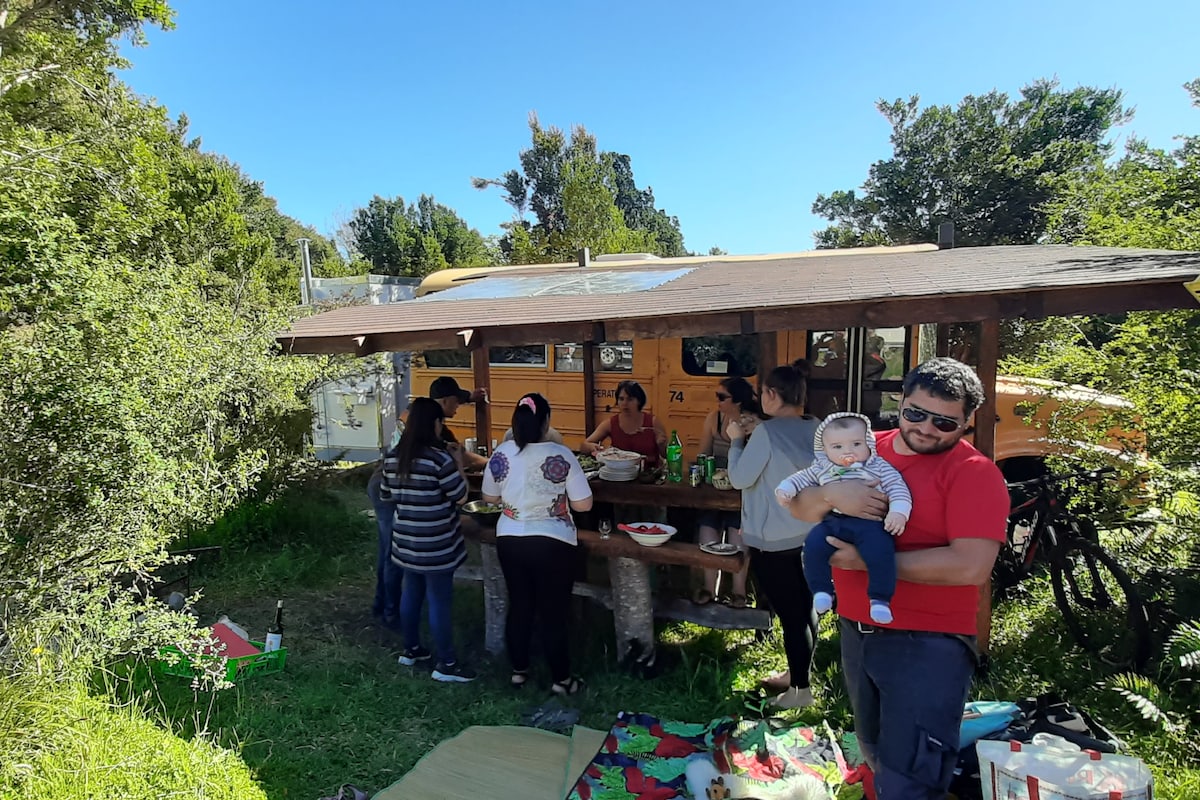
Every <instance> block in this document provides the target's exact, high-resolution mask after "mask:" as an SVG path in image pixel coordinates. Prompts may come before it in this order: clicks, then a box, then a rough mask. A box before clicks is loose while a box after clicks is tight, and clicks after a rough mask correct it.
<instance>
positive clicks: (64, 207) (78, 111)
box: [0, 0, 322, 674]
mask: <svg viewBox="0 0 1200 800" xmlns="http://www.w3.org/2000/svg"><path fill="white" fill-rule="evenodd" d="M0 8H3V9H7V11H8V16H7V17H4V18H3V19H2V20H0V26H4V27H3V34H2V35H0V43H2V47H3V50H0V75H2V76H5V77H4V80H5V81H8V82H7V83H6V84H5V86H6V90H5V91H4V92H3V93H0V403H2V404H3V406H4V408H5V409H6V413H5V415H4V416H3V417H2V418H0V482H2V483H3V485H4V490H3V491H2V492H0V598H2V601H0V663H2V664H3V666H4V667H5V669H6V670H7V669H8V668H13V669H17V668H19V667H20V665H22V664H24V663H27V661H28V660H30V659H33V658H34V657H33V656H32V655H31V654H32V653H34V652H36V649H37V648H36V646H37V645H42V646H43V647H42V649H43V655H42V656H40V657H39V658H49V659H52V660H55V661H56V662H57V663H55V664H53V665H52V667H53V668H54V669H67V668H79V669H83V670H86V669H87V668H88V667H89V665H91V664H93V663H95V660H96V659H99V658H104V657H108V656H111V655H112V654H114V653H122V652H127V651H129V650H131V649H132V650H141V649H146V648H152V647H154V646H155V644H156V643H159V642H162V641H164V640H165V639H166V637H167V636H168V635H169V630H170V628H171V626H172V625H174V626H179V625H185V626H186V625H190V620H185V619H180V618H176V617H172V615H170V614H167V613H166V611H165V607H162V606H161V605H158V604H152V603H147V602H146V601H145V600H144V599H143V598H142V597H141V596H140V595H139V594H136V593H133V592H131V591H130V588H131V587H132V586H136V585H137V584H138V581H139V576H143V577H144V576H145V574H146V573H147V572H149V571H150V570H152V569H154V568H155V567H156V566H158V565H160V564H162V563H163V562H164V560H166V558H167V555H166V548H167V546H168V545H169V543H170V542H172V541H173V540H175V539H176V538H177V537H179V536H181V535H182V534H183V533H184V532H185V531H187V530H189V529H191V528H193V527H197V526H203V525H206V524H208V523H210V522H211V521H212V520H214V519H215V518H216V517H218V516H219V515H221V514H222V513H224V512H225V511H227V510H228V509H229V508H230V507H231V506H232V505H233V504H234V503H236V502H238V501H239V500H241V499H243V498H245V497H246V496H247V495H250V494H254V493H257V492H260V491H267V490H268V489H267V488H266V487H270V486H271V485H273V484H274V483H276V482H277V481H281V480H283V479H284V478H285V477H286V476H287V475H290V474H293V473H294V472H295V466H296V463H297V461H298V460H299V459H300V458H302V456H303V454H304V436H305V434H306V433H307V430H308V426H309V421H310V419H311V412H310V410H309V408H308V400H307V395H308V388H309V386H310V385H311V383H312V382H313V381H314V380H315V379H316V378H317V377H318V375H319V371H320V369H321V366H322V365H321V362H319V361H315V360H314V361H304V360H299V359H295V360H293V359H280V358H277V357H276V356H275V355H274V354H275V352H276V346H275V343H274V333H275V332H276V331H278V330H279V329H281V328H283V327H286V326H287V325H288V323H289V321H290V315H291V314H292V313H294V310H293V309H294V299H293V296H294V293H295V289H294V288H292V289H290V290H289V292H288V293H286V294H284V293H281V292H280V291H279V287H280V286H281V285H283V284H284V283H290V284H291V286H292V287H294V286H295V274H296V272H295V267H294V265H287V268H288V269H287V271H288V272H290V276H287V277H286V280H285V278H284V277H281V273H282V271H283V268H282V266H281V260H280V258H279V256H278V254H277V252H276V244H277V241H276V237H277V236H282V237H285V238H286V237H290V233H288V232H287V231H286V228H287V225H288V222H287V220H286V219H280V218H276V217H272V216H271V214H270V213H269V211H270V210H272V209H273V201H269V199H266V198H263V197H262V196H261V191H260V190H255V189H254V188H252V187H249V186H248V185H247V180H246V179H245V178H244V176H242V175H240V174H239V173H238V171H237V170H236V169H234V168H233V167H232V166H231V165H229V164H228V162H226V161H225V160H224V159H221V158H218V157H215V156H212V155H209V154H206V153H203V152H201V151H200V150H199V147H198V143H187V142H185V140H184V139H185V134H186V124H185V123H184V122H183V121H180V122H178V123H172V122H170V121H169V120H168V119H167V117H166V114H165V112H164V111H163V109H161V108H159V107H156V106H153V105H150V104H147V103H145V102H144V101H141V100H139V99H137V98H135V97H134V96H133V95H132V94H131V93H130V92H129V91H128V90H127V89H126V87H124V86H123V85H122V84H121V83H120V82H119V81H117V80H116V79H115V78H114V77H113V75H112V73H111V70H112V69H113V68H114V67H115V66H116V65H118V64H119V61H118V59H117V57H116V54H115V49H114V48H113V39H114V38H115V37H116V36H117V35H119V34H120V33H122V32H123V31H124V32H132V33H136V31H137V30H139V26H140V24H141V23H142V22H158V23H165V22H166V21H169V12H168V11H167V10H166V7H165V5H161V4H159V3H155V2H152V0H148V1H147V2H136V3H134V2H130V3H122V2H110V3H100V2H96V3H90V4H89V3H70V2H36V3H21V2H16V3H8V4H4V5H3V6H0ZM125 12H128V13H125ZM122 13H125V16H122ZM14 14H15V15H16V16H14ZM22 15H24V16H22ZM18 23H19V24H18ZM39 63H40V64H42V65H43V66H45V67H46V68H45V69H37V68H36V64H39ZM31 65H33V66H31ZM50 65H56V66H53V67H52V68H51V66H50ZM31 70H33V71H32V72H31ZM12 76H17V77H22V76H25V77H24V80H21V81H19V82H18V81H15V79H12V80H10V78H12ZM275 213H277V212H275ZM256 215H257V217H256ZM268 218H270V219H268ZM272 231H275V232H274V233H273V232H272ZM280 231H282V232H280ZM138 620H141V622H140V623H138ZM48 642H53V645H54V646H53V647H52V648H46V647H45V646H44V645H45V644H46V643H48ZM6 674H8V673H7V671H6Z"/></svg>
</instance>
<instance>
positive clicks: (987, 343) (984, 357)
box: [975, 319, 1000, 653]
mask: <svg viewBox="0 0 1200 800" xmlns="http://www.w3.org/2000/svg"><path fill="white" fill-rule="evenodd" d="M999 357H1000V320H997V319H987V320H984V321H983V322H982V323H981V324H980V326H979V367H978V368H977V369H978V374H979V380H980V382H981V383H982V384H983V391H984V401H983V405H981V406H980V407H979V408H978V410H976V412H975V447H976V449H978V450H979V451H980V452H981V453H983V454H984V455H986V456H987V457H988V458H991V459H994V458H995V457H996V371H997V362H998V361H999ZM975 630H976V638H977V641H978V645H979V651H980V652H981V653H987V652H988V648H989V647H990V646H991V636H992V582H991V579H988V580H986V581H984V583H983V586H981V587H979V606H978V608H976V610H975Z"/></svg>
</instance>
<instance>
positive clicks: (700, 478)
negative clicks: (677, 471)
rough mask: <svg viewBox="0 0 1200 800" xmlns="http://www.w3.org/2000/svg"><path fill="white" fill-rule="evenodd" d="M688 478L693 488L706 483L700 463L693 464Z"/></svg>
mask: <svg viewBox="0 0 1200 800" xmlns="http://www.w3.org/2000/svg"><path fill="white" fill-rule="evenodd" d="M688 480H689V482H690V483H691V484H692V487H693V488H695V487H698V486H699V485H700V484H702V483H704V470H703V468H702V467H701V466H700V465H699V464H693V465H692V469H691V472H689V473H688Z"/></svg>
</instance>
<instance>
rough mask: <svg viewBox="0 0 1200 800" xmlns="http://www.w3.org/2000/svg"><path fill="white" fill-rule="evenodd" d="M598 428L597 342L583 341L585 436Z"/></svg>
mask: <svg viewBox="0 0 1200 800" xmlns="http://www.w3.org/2000/svg"><path fill="white" fill-rule="evenodd" d="M594 430H596V343H595V342H594V341H592V340H591V339H588V340H587V341H585V342H584V343H583V438H585V439H586V438H587V437H589V436H591V435H592V431H594Z"/></svg>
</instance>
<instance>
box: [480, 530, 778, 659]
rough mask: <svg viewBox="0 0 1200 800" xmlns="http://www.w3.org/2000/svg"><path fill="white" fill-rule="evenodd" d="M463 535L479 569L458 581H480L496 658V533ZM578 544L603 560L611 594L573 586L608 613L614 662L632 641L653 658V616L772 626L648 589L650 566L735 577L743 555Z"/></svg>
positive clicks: (500, 597)
mask: <svg viewBox="0 0 1200 800" xmlns="http://www.w3.org/2000/svg"><path fill="white" fill-rule="evenodd" d="M462 529H463V534H464V535H465V536H467V537H468V538H471V539H475V540H477V541H478V542H479V543H480V548H479V549H480V555H481V557H482V562H483V563H482V566H481V567H480V568H479V569H478V570H470V569H460V570H459V571H458V573H457V574H458V575H459V576H461V577H464V578H468V579H479V580H482V581H483V603H484V621H485V637H484V638H485V646H486V647H487V650H488V652H490V653H492V654H494V655H498V654H499V653H501V652H503V651H504V621H505V614H506V612H507V609H508V589H507V587H506V586H505V584H504V574H503V572H502V571H501V569H500V559H499V557H498V555H497V553H496V544H495V542H496V530H495V528H489V527H482V526H480V525H478V524H476V523H475V521H474V520H472V519H471V518H469V517H463V519H462ZM578 536H579V544H580V546H581V547H585V548H587V550H588V552H589V553H590V554H592V555H597V556H602V557H604V558H607V559H608V575H609V583H610V584H611V588H605V587H599V586H594V585H592V584H587V583H577V584H576V585H575V589H574V592H575V594H577V595H580V596H583V597H588V598H590V599H592V600H595V601H597V602H599V603H601V604H603V605H604V606H605V607H607V608H608V609H610V610H611V611H612V612H613V627H614V628H615V633H616V641H617V659H618V660H621V659H623V658H624V657H625V655H626V653H627V652H628V651H629V648H630V644H631V642H633V641H637V642H638V643H639V645H640V648H641V653H642V654H643V655H644V656H645V655H647V654H653V652H654V618H655V617H656V616H658V617H662V618H667V619H677V620H688V621H691V622H696V623H697V624H700V625H705V626H707V627H711V628H721V629H727V630H728V629H741V628H757V629H766V628H769V627H770V625H771V617H770V614H769V613H768V612H767V611H766V610H765V609H758V608H744V609H734V608H728V607H726V606H723V605H720V604H717V603H710V604H709V605H706V606H696V605H694V604H692V603H691V602H689V601H687V600H682V599H677V600H673V601H668V600H665V599H662V598H660V599H659V600H658V601H657V602H656V600H655V598H654V596H653V593H652V591H651V588H650V572H651V567H650V565H651V564H670V565H679V566H685V567H691V568H697V569H716V570H724V571H726V572H740V571H741V570H742V568H743V567H744V566H745V563H746V557H745V555H744V554H742V553H736V554H734V555H728V556H722V555H713V554H712V553H706V552H704V551H703V550H701V549H700V548H699V547H697V546H696V545H694V544H690V543H687V542H675V541H669V542H667V543H666V544H663V545H660V546H659V547H645V546H643V545H640V544H638V543H637V542H635V541H633V539H631V538H629V536H627V535H626V534H624V533H620V532H614V533H613V534H612V535H611V536H609V538H607V539H605V538H603V537H601V536H600V534H599V532H597V531H592V530H580V531H579V532H578Z"/></svg>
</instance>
